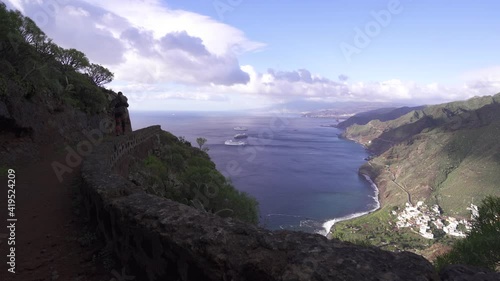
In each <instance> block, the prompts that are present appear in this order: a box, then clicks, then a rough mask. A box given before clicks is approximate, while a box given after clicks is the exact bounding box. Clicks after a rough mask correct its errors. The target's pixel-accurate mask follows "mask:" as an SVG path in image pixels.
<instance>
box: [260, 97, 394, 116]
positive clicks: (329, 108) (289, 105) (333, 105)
mask: <svg viewBox="0 0 500 281" xmlns="http://www.w3.org/2000/svg"><path fill="white" fill-rule="evenodd" d="M400 106H403V104H400V103H398V104H397V103H388V102H352V101H350V102H324V101H309V100H295V101H289V102H285V103H279V104H275V105H273V106H271V107H268V108H264V109H260V111H273V112H274V111H280V112H283V111H284V112H287V113H296V114H297V113H298V114H302V116H304V117H328V118H343V119H346V118H348V117H350V116H353V115H354V114H356V113H360V112H366V111H370V110H374V109H377V108H382V107H384V108H389V107H391V108H396V107H400Z"/></svg>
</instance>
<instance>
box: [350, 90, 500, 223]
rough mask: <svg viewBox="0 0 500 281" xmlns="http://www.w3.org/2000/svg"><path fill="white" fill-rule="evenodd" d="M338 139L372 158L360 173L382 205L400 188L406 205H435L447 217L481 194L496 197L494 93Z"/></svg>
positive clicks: (498, 99) (498, 144)
mask: <svg viewBox="0 0 500 281" xmlns="http://www.w3.org/2000/svg"><path fill="white" fill-rule="evenodd" d="M344 137H346V138H349V139H352V140H355V141H357V142H359V143H362V144H364V145H366V146H367V148H368V149H369V150H371V151H372V152H373V153H374V154H375V155H377V157H375V158H374V159H373V160H371V161H370V163H368V164H367V165H365V166H364V167H363V168H362V170H365V171H370V172H369V173H370V174H371V175H372V176H373V177H374V178H375V180H376V182H377V183H378V184H379V186H380V187H381V190H382V191H383V192H382V193H381V194H380V195H381V199H382V203H384V202H387V203H389V204H391V205H392V204H401V203H403V202H404V201H405V198H404V197H405V196H404V194H403V196H399V197H402V198H399V197H398V198H391V196H390V194H391V193H398V194H399V193H400V192H396V191H398V189H400V188H399V187H398V186H395V185H394V184H387V182H390V181H392V180H394V181H395V182H397V183H398V184H400V185H402V186H404V187H405V188H406V191H408V193H409V194H410V196H411V198H412V201H414V202H416V201H417V200H422V201H426V202H427V203H429V204H434V203H437V204H439V206H440V207H441V208H442V209H443V211H444V212H445V213H446V214H448V215H467V214H468V211H467V210H466V207H468V206H469V205H470V203H473V202H479V201H480V200H481V199H482V198H484V197H485V196H487V195H500V187H499V183H500V94H497V95H495V96H485V97H476V98H472V99H469V100H467V101H459V102H452V103H446V104H440V105H434V106H429V107H426V108H423V109H420V110H414V111H411V112H409V113H407V114H405V115H403V116H401V117H399V118H396V119H394V120H388V121H385V122H382V121H379V120H372V121H370V122H368V123H367V124H365V125H352V126H350V127H348V128H347V130H346V131H345V132H344Z"/></svg>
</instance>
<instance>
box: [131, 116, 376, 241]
mask: <svg viewBox="0 0 500 281" xmlns="http://www.w3.org/2000/svg"><path fill="white" fill-rule="evenodd" d="M130 115H131V120H132V127H133V129H134V130H136V129H140V128H144V127H148V126H151V125H161V127H162V129H163V130H165V131H169V132H171V133H173V134H174V135H176V136H177V137H184V138H185V139H186V140H187V141H189V142H191V144H192V145H193V146H197V144H196V138H197V137H204V138H206V139H207V143H206V147H208V148H209V151H208V154H209V155H210V158H211V159H212V161H213V162H214V163H215V164H216V166H217V169H218V170H219V171H220V172H221V173H222V174H223V175H224V176H226V177H228V178H230V180H231V182H232V183H233V185H234V186H235V188H236V189H238V190H240V191H244V192H246V193H248V194H250V195H251V196H253V197H255V198H256V199H257V201H258V202H259V215H260V218H259V220H260V222H259V225H260V226H262V227H264V228H267V229H270V230H277V229H288V230H298V231H305V232H310V233H319V234H322V235H326V234H327V233H328V232H329V230H330V228H331V226H332V225H333V224H334V223H335V222H338V221H342V220H346V219H351V218H354V217H358V216H361V215H364V214H367V213H370V212H372V211H374V210H376V209H378V208H379V207H380V204H379V202H378V189H377V187H376V186H375V184H374V183H373V182H372V181H371V180H370V179H369V178H368V177H367V176H362V175H359V173H358V169H359V167H360V166H361V165H362V164H363V163H364V162H365V160H364V159H365V158H366V157H367V156H368V153H367V152H366V150H365V148H364V147H363V146H361V145H359V144H357V143H354V142H352V141H349V140H346V139H342V138H339V137H338V135H339V134H340V133H341V131H340V130H339V129H336V128H334V127H331V125H333V124H335V123H336V121H335V119H326V118H304V117H300V116H299V115H296V114H271V115H267V116H266V115H264V114H261V115H250V114H248V115H244V114H235V113H216V112H131V113H130ZM238 126H240V127H246V128H247V131H245V133H246V134H247V135H248V138H247V139H245V141H246V142H247V143H248V144H247V145H246V146H228V145H225V144H224V142H225V141H226V140H229V139H233V137H234V135H235V134H237V133H242V132H241V131H236V130H234V128H235V127H238Z"/></svg>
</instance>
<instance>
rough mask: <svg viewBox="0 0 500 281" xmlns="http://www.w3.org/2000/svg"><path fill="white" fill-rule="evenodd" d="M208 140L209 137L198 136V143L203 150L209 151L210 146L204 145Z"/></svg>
mask: <svg viewBox="0 0 500 281" xmlns="http://www.w3.org/2000/svg"><path fill="white" fill-rule="evenodd" d="M206 142H207V139H206V138H201V137H200V138H197V139H196V143H197V144H198V146H199V147H200V149H201V150H203V151H205V152H207V151H208V147H205V148H204V147H203V145H205V143H206Z"/></svg>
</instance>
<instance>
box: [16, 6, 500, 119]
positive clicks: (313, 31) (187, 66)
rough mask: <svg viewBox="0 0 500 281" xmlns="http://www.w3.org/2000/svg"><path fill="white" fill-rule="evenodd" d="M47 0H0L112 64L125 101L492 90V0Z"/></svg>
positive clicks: (428, 97) (409, 98) (388, 97)
mask: <svg viewBox="0 0 500 281" xmlns="http://www.w3.org/2000/svg"><path fill="white" fill-rule="evenodd" d="M54 2H55V3H56V4H55V6H53V7H48V6H47V4H39V3H38V2H37V1H27V0H11V1H7V3H8V5H9V6H10V7H15V8H18V9H20V10H21V11H22V12H24V13H25V14H26V15H28V16H30V17H32V18H34V20H35V21H37V23H38V24H39V25H41V27H42V29H43V30H44V31H45V32H46V33H47V34H48V35H49V36H50V37H52V38H54V40H55V41H56V43H58V44H60V45H62V46H64V47H68V48H69V47H72V48H77V49H80V50H82V51H84V52H85V53H86V54H87V55H88V56H89V59H90V60H91V61H93V62H97V63H100V64H103V65H105V66H106V67H108V68H109V69H111V70H112V71H113V72H114V73H115V75H116V79H115V81H114V82H113V83H111V84H110V85H109V87H111V88H113V89H116V90H123V92H124V93H125V94H126V95H127V94H128V96H129V98H131V99H132V100H134V101H135V102H134V103H133V106H134V108H135V109H140V110H144V109H153V110H162V109H165V110H229V109H233V110H240V109H247V108H259V107H266V106H271V105H276V104H280V103H286V102H288V101H300V100H314V101H318V102H322V101H325V102H335V101H388V102H398V103H408V104H415V103H437V102H445V101H451V100H457V99H465V98H468V97H472V96H475V95H491V94H495V93H497V92H500V55H499V53H498V50H500V36H498V34H500V17H499V16H498V11H500V2H498V1H493V0H490V1H478V2H472V1H428V0H423V1H411V0H399V1H397V0H373V1H347V0H337V1H324V0H313V1H284V0H268V1H263V0H253V1H249V0H215V1H214V0H196V1H194V0H192V1H191V0H164V1H160V0H143V1H136V0H122V1H119V0H108V1H97V0H85V1H84V0H80V1H68V0H55V1H54ZM377 15H378V16H377ZM360 38H361V39H360ZM361 43H362V44H361ZM339 76H342V77H341V78H339Z"/></svg>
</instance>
